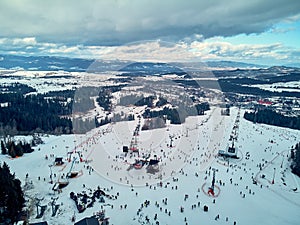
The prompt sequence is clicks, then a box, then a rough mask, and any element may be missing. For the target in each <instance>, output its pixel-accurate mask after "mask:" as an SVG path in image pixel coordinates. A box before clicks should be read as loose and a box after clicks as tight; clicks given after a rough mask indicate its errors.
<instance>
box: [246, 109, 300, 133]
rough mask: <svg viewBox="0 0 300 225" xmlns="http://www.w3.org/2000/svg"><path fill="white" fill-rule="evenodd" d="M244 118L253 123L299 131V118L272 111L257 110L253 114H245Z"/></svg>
mask: <svg viewBox="0 0 300 225" xmlns="http://www.w3.org/2000/svg"><path fill="white" fill-rule="evenodd" d="M244 118H245V119H246V120H249V121H251V122H253V123H264V124H269V125H274V126H279V127H287V128H291V129H297V130H300V117H292V116H284V115H282V114H280V113H277V112H275V111H274V110H272V109H257V110H255V111H254V112H245V114H244Z"/></svg>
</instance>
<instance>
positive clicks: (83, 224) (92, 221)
mask: <svg viewBox="0 0 300 225" xmlns="http://www.w3.org/2000/svg"><path fill="white" fill-rule="evenodd" d="M75 225H99V222H98V219H96V218H95V217H89V218H84V219H82V220H80V221H78V222H76V223H75Z"/></svg>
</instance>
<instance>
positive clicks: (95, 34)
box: [0, 0, 300, 45]
mask: <svg viewBox="0 0 300 225" xmlns="http://www.w3.org/2000/svg"><path fill="white" fill-rule="evenodd" d="M299 12H300V1H297V0H263V1H261V0H252V1H242V0H230V1H227V0H211V1H202V0H182V1H179V0H163V1H161V0H151V1H150V0H148V1H145V0H106V1H104V0H100V1H97V0H87V1H72V0H66V1H58V0H51V1H50V0H43V1H40V0H31V1H29V0H3V1H0V31H1V33H0V37H6V38H15V37H36V38H37V40H38V41H43V42H57V43H65V44H88V45H95V44H97V45H120V44H124V43H128V42H132V41H140V40H149V39H162V40H168V41H178V40H184V39H188V38H189V37H190V36H195V35H198V36H200V37H203V38H209V37H213V36H233V35H237V34H240V33H246V34H249V33H260V32H263V31H265V30H267V29H269V28H271V27H272V25H273V24H275V23H278V22H279V21H281V20H283V19H288V18H291V17H293V16H295V15H297V14H298V13H299Z"/></svg>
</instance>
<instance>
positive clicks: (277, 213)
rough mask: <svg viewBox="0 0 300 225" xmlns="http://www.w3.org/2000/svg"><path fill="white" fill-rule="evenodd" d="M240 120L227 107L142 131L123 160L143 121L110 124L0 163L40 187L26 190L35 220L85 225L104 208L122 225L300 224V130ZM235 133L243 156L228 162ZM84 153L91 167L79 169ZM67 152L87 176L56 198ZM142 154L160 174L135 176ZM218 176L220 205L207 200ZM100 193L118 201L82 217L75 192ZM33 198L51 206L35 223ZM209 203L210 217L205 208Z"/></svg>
mask: <svg viewBox="0 0 300 225" xmlns="http://www.w3.org/2000/svg"><path fill="white" fill-rule="evenodd" d="M237 114H238V109H236V108H234V109H232V110H231V115H230V116H227V117H226V116H221V115H220V109H219V108H213V109H212V110H210V111H208V112H207V114H206V115H205V116H201V117H190V118H188V119H187V121H186V123H184V124H182V125H170V124H169V125H167V127H166V128H161V129H156V130H151V131H140V130H139V136H137V145H138V147H139V149H140V155H139V156H138V155H137V154H136V153H134V154H133V155H132V157H130V154H128V155H127V156H125V154H124V153H123V152H122V148H123V146H124V145H127V146H129V145H130V141H131V140H132V138H133V133H134V130H135V129H136V127H137V125H138V123H139V120H138V118H136V120H135V121H130V122H120V123H116V124H109V125H105V126H103V127H100V128H97V129H94V130H92V131H91V132H89V133H87V134H85V135H68V136H50V137H43V139H44V141H45V144H42V145H40V146H38V147H36V150H35V151H34V152H33V153H31V154H26V155H24V156H23V157H21V158H17V159H10V158H8V157H7V156H3V155H1V156H0V159H1V161H5V162H7V163H8V165H9V166H10V169H11V171H12V172H15V174H16V177H17V178H19V179H20V180H21V181H22V184H23V185H24V184H25V183H27V185H26V186H27V187H30V186H32V187H33V188H32V189H28V190H27V191H26V198H27V199H28V203H27V205H28V207H29V208H30V209H31V211H30V213H31V214H30V215H31V217H30V222H37V221H48V224H55V225H56V224H62V225H64V224H72V222H71V218H72V216H73V215H74V214H75V216H76V221H78V220H80V219H82V218H84V217H86V216H91V215H93V214H94V213H95V212H98V211H100V210H102V209H103V210H105V214H106V216H107V217H109V218H110V219H109V221H110V224H114V225H120V224H126V225H128V224H133V225H135V224H158V223H157V222H156V221H159V224H160V225H162V224H171V225H175V224H176V225H177V224H178V225H181V224H190V225H194V224H195V225H196V224H208V225H209V224H234V223H235V222H236V224H237V225H238V224H243V225H253V224H264V225H274V224H295V225H296V224H299V221H300V216H299V209H300V203H299V202H300V193H299V190H300V187H299V183H300V179H299V177H296V176H294V175H293V174H291V172H290V169H289V164H290V162H289V161H288V157H289V153H290V151H289V150H290V148H291V146H292V145H294V144H295V143H296V142H299V139H300V138H299V137H300V132H299V131H295V130H290V129H285V128H278V127H273V126H267V125H261V124H252V123H250V122H248V121H246V120H244V119H243V118H242V115H243V110H241V118H240V119H239V122H237V120H236V118H237ZM234 125H237V128H235V129H236V132H235V134H236V135H237V141H236V142H235V146H236V147H237V149H238V151H239V152H238V156H239V157H240V158H239V159H230V160H229V162H228V161H224V160H223V159H222V158H218V157H216V155H217V153H218V150H220V149H224V148H225V147H226V145H228V144H230V143H231V142H230V141H229V137H230V135H231V134H232V131H233V127H234ZM171 138H172V140H173V142H172V147H170V143H171ZM78 151H80V152H81V153H82V154H83V157H82V158H83V159H84V160H85V162H80V161H79V155H78V154H77V153H76V152H78ZM67 152H73V154H72V155H71V159H73V157H74V159H75V161H76V163H74V165H73V168H72V171H73V170H74V171H81V172H80V173H79V174H82V175H81V176H79V177H77V178H72V179H69V185H68V186H66V187H65V188H63V189H62V193H57V192H54V191H53V190H52V187H53V185H54V184H50V183H49V181H50V177H49V176H50V170H52V173H53V180H54V181H64V180H65V175H66V174H67V173H68V172H69V171H70V168H71V165H72V163H71V162H68V160H67V159H68V156H70V154H69V155H68V154H67ZM143 153H144V155H148V154H150V158H153V157H157V158H159V160H160V162H159V172H157V173H155V174H154V175H151V174H149V173H147V171H146V169H145V167H143V168H142V169H139V170H137V169H134V168H132V169H130V170H128V168H129V166H130V165H129V164H130V163H132V162H134V161H135V159H139V158H142V156H143ZM46 156H47V158H48V159H46ZM59 156H60V157H63V160H64V162H65V163H64V165H63V166H53V162H54V159H55V157H59ZM50 165H51V166H50ZM260 168H261V169H260ZM274 168H275V169H274ZM213 169H216V179H215V180H216V186H215V192H216V195H217V196H216V197H212V196H209V195H208V194H207V191H208V187H210V185H211V182H212V175H213ZM274 171H275V173H274ZM27 173H28V178H27V179H26V178H25V177H26V174H27ZM54 174H55V176H54ZM274 174H275V179H274V184H272V180H273V176H274ZM62 176H63V178H62ZM39 177H40V179H39ZM44 179H45V181H44ZM253 181H256V184H254V182H253ZM29 184H31V185H29ZM98 186H99V187H100V188H101V190H103V191H104V192H105V193H107V194H109V195H110V196H111V199H110V198H107V197H106V198H105V203H100V202H98V201H97V202H95V204H94V206H93V207H91V208H87V209H86V210H85V211H84V212H83V213H78V211H77V209H76V206H75V203H74V201H73V200H71V199H70V197H69V194H70V192H75V193H82V192H85V193H87V194H89V193H90V192H91V191H92V190H95V189H97V187H98ZM56 197H58V199H57V200H56V204H59V205H60V206H59V209H58V212H57V214H56V215H55V216H51V214H52V212H51V205H49V203H50V202H51V201H52V199H53V198H56ZM35 198H39V199H42V200H41V202H40V204H41V205H47V209H46V211H45V213H44V215H43V217H42V218H40V219H35V217H36V208H35V207H36V206H35V202H34V199H35ZM115 198H117V199H115ZM145 201H150V202H149V203H147V202H146V204H145ZM205 205H206V206H208V212H205V211H204V210H203V207H204V206H205ZM181 209H182V212H181ZM155 215H156V216H155ZM155 217H157V218H156V220H155ZM148 219H149V223H147V222H146V221H147V220H148Z"/></svg>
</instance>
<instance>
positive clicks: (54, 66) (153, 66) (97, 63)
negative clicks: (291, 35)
mask: <svg viewBox="0 0 300 225" xmlns="http://www.w3.org/2000/svg"><path fill="white" fill-rule="evenodd" d="M216 68H219V69H222V68H223V69H232V68H234V69H254V68H255V69H258V68H261V69H267V66H264V65H257V64H250V63H243V62H234V61H208V62H186V63H185V62H178V63H176V62H175V63H157V62H131V61H119V60H111V61H108V60H106V61H104V60H93V59H80V58H66V57H56V56H16V55H1V54H0V69H18V70H22V69H23V70H40V71H58V70H64V71H70V72H72V71H78V72H82V71H91V72H102V71H120V72H122V73H125V74H126V73H132V74H133V73H134V74H135V75H145V74H156V75H157V74H159V75H160V74H170V73H175V74H182V73H183V71H186V72H191V71H199V70H214V69H216Z"/></svg>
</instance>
